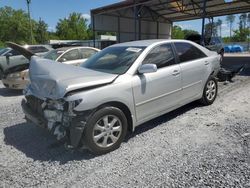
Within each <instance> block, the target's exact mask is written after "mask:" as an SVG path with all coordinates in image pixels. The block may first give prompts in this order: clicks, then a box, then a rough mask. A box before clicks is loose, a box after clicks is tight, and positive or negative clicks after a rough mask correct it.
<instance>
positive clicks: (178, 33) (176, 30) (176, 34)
mask: <svg viewBox="0 0 250 188" xmlns="http://www.w3.org/2000/svg"><path fill="white" fill-rule="evenodd" d="M184 37H185V36H184V32H183V31H182V29H181V27H180V26H177V25H175V26H173V27H172V37H171V38H172V39H184Z"/></svg>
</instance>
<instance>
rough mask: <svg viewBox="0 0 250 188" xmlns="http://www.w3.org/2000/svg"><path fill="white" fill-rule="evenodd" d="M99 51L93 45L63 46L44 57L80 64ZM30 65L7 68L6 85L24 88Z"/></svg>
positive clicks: (4, 77)
mask: <svg viewBox="0 0 250 188" xmlns="http://www.w3.org/2000/svg"><path fill="white" fill-rule="evenodd" d="M99 51H100V50H99V49H97V48H92V47H63V48H58V49H55V50H51V51H49V52H47V53H46V54H44V55H43V56H42V57H43V58H44V59H50V60H53V61H56V62H62V63H65V64H70V65H76V66H78V65H80V64H82V63H84V62H85V61H86V60H87V59H88V58H89V57H90V56H92V55H94V54H95V53H97V52H99ZM27 61H28V60H27ZM28 67H29V64H27V65H18V66H15V67H12V68H11V69H9V70H7V71H6V72H7V74H4V76H3V79H2V82H3V84H4V86H5V87H6V88H10V89H24V88H25V86H26V85H27V84H28V83H29V69H28Z"/></svg>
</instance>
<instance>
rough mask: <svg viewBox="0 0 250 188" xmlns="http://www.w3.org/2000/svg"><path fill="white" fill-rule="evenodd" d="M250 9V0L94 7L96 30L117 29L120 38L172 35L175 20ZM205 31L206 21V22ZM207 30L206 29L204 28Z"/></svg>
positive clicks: (163, 0)
mask: <svg viewBox="0 0 250 188" xmlns="http://www.w3.org/2000/svg"><path fill="white" fill-rule="evenodd" d="M244 12H250V0H234V1H231V2H225V1H224V0H126V1H122V2H119V3H115V4H112V5H108V6H105V7H100V8H97V9H93V10H91V17H92V27H93V31H94V33H95V31H111V32H117V35H118V42H123V41H129V40H136V39H139V40H140V39H150V38H169V37H170V35H171V26H172V22H177V21H185V20H194V19H200V18H203V22H204V18H210V17H216V16H223V15H229V14H237V13H244ZM203 31H204V23H203ZM202 33H203V32H202Z"/></svg>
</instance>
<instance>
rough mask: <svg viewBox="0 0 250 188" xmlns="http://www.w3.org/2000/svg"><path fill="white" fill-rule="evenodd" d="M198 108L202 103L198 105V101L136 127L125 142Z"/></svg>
mask: <svg viewBox="0 0 250 188" xmlns="http://www.w3.org/2000/svg"><path fill="white" fill-rule="evenodd" d="M196 107H201V105H200V103H198V102H197V101H195V102H192V103H190V104H187V105H185V106H183V107H181V108H178V109H176V110H174V111H172V112H169V113H167V114H164V115H162V116H159V117H157V118H155V119H153V120H150V121H148V122H146V123H144V124H142V125H140V126H138V127H136V129H135V131H134V132H133V133H130V134H129V135H128V136H127V137H126V139H125V142H128V141H129V139H130V138H132V137H135V136H136V135H139V134H142V133H144V132H146V131H150V130H151V129H153V128H155V127H157V126H158V125H160V124H163V123H165V122H168V121H170V120H172V119H174V118H176V117H178V116H180V115H182V114H184V113H186V112H187V111H189V110H192V109H194V108H196Z"/></svg>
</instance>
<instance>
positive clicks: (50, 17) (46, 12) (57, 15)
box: [0, 0, 239, 36]
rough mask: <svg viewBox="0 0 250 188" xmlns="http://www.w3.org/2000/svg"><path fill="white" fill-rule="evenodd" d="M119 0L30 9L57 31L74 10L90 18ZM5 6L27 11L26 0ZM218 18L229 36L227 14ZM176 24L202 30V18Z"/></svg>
mask: <svg viewBox="0 0 250 188" xmlns="http://www.w3.org/2000/svg"><path fill="white" fill-rule="evenodd" d="M117 2H119V0H31V4H30V11H31V17H32V19H35V20H39V18H41V19H42V20H44V21H45V22H46V23H47V24H48V25H49V31H55V27H56V24H57V22H58V20H59V19H63V18H65V17H67V16H68V15H69V14H70V13H72V12H78V13H81V14H82V15H83V17H85V18H87V19H89V18H90V10H91V9H95V8H98V7H101V6H105V5H109V4H112V3H117ZM3 6H10V7H12V8H14V9H23V10H25V11H27V4H26V0H0V7H3ZM218 18H220V19H221V20H222V22H223V24H222V36H229V27H228V24H227V23H226V21H225V16H224V17H217V18H214V21H216V20H217V19H218ZM238 22H239V21H238V18H237V19H236V20H235V22H234V29H236V27H237V23H238ZM174 25H178V26H180V27H181V28H182V29H192V30H196V31H198V32H201V20H192V21H184V22H176V23H174Z"/></svg>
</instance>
